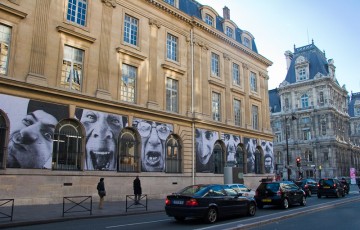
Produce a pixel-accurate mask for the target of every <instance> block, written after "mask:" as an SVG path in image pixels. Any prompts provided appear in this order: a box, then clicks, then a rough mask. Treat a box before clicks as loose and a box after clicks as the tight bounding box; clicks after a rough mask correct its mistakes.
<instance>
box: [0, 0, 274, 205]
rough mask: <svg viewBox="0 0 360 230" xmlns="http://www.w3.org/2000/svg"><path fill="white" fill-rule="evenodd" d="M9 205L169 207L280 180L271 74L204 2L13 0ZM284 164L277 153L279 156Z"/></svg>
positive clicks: (8, 28) (2, 92) (2, 67)
mask: <svg viewBox="0 0 360 230" xmlns="http://www.w3.org/2000/svg"><path fill="white" fill-rule="evenodd" d="M0 45H1V46H0V49H1V50H0V140H1V142H0V174H1V176H0V184H1V187H0V197H1V198H15V199H16V202H17V204H21V203H23V204H27V203H60V202H62V197H64V196H78V195H92V196H94V197H95V199H97V198H98V196H97V191H96V189H95V188H96V186H95V185H96V183H97V182H98V180H99V178H100V177H104V178H105V185H106V189H107V199H108V200H121V199H125V197H126V195H128V194H133V191H132V181H133V179H134V177H135V176H136V175H139V176H140V179H141V182H142V186H143V193H144V194H147V195H148V196H149V197H150V198H152V197H157V198H162V197H164V196H165V195H166V194H168V193H172V192H174V191H177V190H179V189H180V188H182V187H184V186H186V185H189V184H194V183H223V182H224V167H225V166H227V169H228V168H231V169H232V171H233V172H236V173H235V174H234V175H235V176H234V179H237V180H239V181H245V183H247V184H248V185H249V186H250V187H252V188H254V187H256V185H257V184H258V182H259V179H260V178H263V177H268V176H273V162H271V161H266V164H265V160H266V159H271V157H272V140H273V135H272V132H271V127H270V113H269V104H268V100H269V98H268V80H269V77H268V75H267V68H268V67H269V66H270V65H271V64H272V62H271V61H269V60H268V59H266V58H265V57H263V56H262V55H261V54H260V53H259V52H258V50H257V47H256V43H255V40H254V37H253V35H252V34H251V33H250V32H248V31H246V30H243V29H240V28H239V27H238V25H236V24H235V23H234V22H233V21H232V20H231V19H230V9H228V8H227V7H225V8H224V12H223V16H220V15H219V14H218V13H217V12H216V11H214V10H213V9H212V8H211V7H210V6H205V5H201V4H199V3H198V2H196V1H194V0H166V1H165V0H133V1H124V0H117V1H115V0H71V1H70V0H58V1H51V0H38V1H33V0H5V1H1V3H0ZM269 156H270V158H269Z"/></svg>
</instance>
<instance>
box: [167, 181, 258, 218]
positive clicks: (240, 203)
mask: <svg viewBox="0 0 360 230" xmlns="http://www.w3.org/2000/svg"><path fill="white" fill-rule="evenodd" d="M165 211H166V214H167V215H168V216H172V217H174V218H175V219H176V220H177V221H183V220H185V218H187V217H191V218H202V219H203V220H204V221H205V222H207V223H214V222H215V221H216V220H218V218H220V217H223V216H229V215H239V214H247V215H249V216H254V215H255V213H256V202H255V200H254V198H251V197H245V196H240V195H239V194H238V193H237V192H236V191H235V190H234V189H232V188H230V187H229V186H228V185H221V184H199V185H191V186H188V187H186V188H184V189H182V190H181V191H179V192H177V193H173V194H171V195H168V196H167V197H166V201H165Z"/></svg>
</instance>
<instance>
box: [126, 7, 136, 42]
mask: <svg viewBox="0 0 360 230" xmlns="http://www.w3.org/2000/svg"><path fill="white" fill-rule="evenodd" d="M138 23H139V21H138V20H137V19H136V18H133V17H131V16H129V15H127V14H126V15H125V20H124V42H126V43H128V44H131V45H134V46H137V45H138V42H137V38H138Z"/></svg>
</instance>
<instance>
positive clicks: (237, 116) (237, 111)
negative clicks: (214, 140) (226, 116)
mask: <svg viewBox="0 0 360 230" xmlns="http://www.w3.org/2000/svg"><path fill="white" fill-rule="evenodd" d="M233 108H234V124H235V125H236V126H241V100H239V99H236V98H234V100H233Z"/></svg>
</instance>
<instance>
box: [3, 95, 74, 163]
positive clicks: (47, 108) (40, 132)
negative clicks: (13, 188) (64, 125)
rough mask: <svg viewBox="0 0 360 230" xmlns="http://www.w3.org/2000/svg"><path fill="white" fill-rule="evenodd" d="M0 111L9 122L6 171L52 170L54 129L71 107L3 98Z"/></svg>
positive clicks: (66, 115)
mask: <svg viewBox="0 0 360 230" xmlns="http://www.w3.org/2000/svg"><path fill="white" fill-rule="evenodd" d="M0 109H2V110H3V111H4V112H5V113H6V114H7V116H8V118H9V120H10V138H9V143H8V157H7V164H6V165H7V167H8V168H28V169H32V168H46V169H51V165H52V152H53V138H54V132H55V127H56V125H57V123H58V122H59V121H60V120H62V119H65V118H68V117H69V109H68V106H65V105H59V104H52V103H47V102H42V101H37V100H29V99H27V98H21V97H15V96H10V95H5V94H0Z"/></svg>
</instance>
